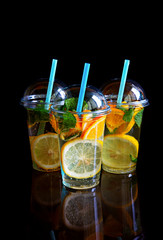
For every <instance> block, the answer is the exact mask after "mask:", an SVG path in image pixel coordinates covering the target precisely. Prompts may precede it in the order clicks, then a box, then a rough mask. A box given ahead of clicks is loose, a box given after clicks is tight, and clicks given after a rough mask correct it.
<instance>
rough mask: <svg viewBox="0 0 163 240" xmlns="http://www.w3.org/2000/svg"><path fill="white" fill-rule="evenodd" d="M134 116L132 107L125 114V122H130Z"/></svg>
mask: <svg viewBox="0 0 163 240" xmlns="http://www.w3.org/2000/svg"><path fill="white" fill-rule="evenodd" d="M133 114H134V109H133V108H132V107H130V108H129V109H128V110H126V111H125V114H124V116H123V120H124V121H125V122H130V121H131V119H132V116H133Z"/></svg>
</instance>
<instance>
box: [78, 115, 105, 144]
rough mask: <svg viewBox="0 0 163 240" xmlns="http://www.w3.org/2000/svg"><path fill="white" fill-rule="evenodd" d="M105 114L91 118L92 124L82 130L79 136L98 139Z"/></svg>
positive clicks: (102, 129) (102, 131)
mask: <svg viewBox="0 0 163 240" xmlns="http://www.w3.org/2000/svg"><path fill="white" fill-rule="evenodd" d="M105 119H106V116H102V117H95V118H94V119H93V120H92V124H90V125H89V127H88V128H86V130H85V131H83V133H82V135H81V138H82V139H98V138H100V137H101V136H102V135H103V133H104V127H105Z"/></svg>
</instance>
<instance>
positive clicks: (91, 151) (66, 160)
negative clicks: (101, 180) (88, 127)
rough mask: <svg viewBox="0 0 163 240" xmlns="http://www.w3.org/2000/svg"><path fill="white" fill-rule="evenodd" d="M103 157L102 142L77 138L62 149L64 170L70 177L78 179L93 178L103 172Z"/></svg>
mask: <svg viewBox="0 0 163 240" xmlns="http://www.w3.org/2000/svg"><path fill="white" fill-rule="evenodd" d="M101 155H102V145H101V143H100V142H98V141H97V142H96V141H94V140H83V139H81V138H76V139H74V140H72V141H69V142H67V143H65V144H64V145H63V147H62V149H61V161H62V167H63V170H64V172H65V173H66V174H67V175H68V176H70V177H74V178H78V179H83V178H90V177H93V176H94V175H96V174H97V173H98V172H99V171H100V170H101Z"/></svg>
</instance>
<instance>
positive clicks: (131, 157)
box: [130, 154, 137, 163]
mask: <svg viewBox="0 0 163 240" xmlns="http://www.w3.org/2000/svg"><path fill="white" fill-rule="evenodd" d="M130 159H131V161H132V162H134V163H136V162H137V158H134V157H133V156H132V155H131V154H130Z"/></svg>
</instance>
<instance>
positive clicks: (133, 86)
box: [102, 80, 148, 174]
mask: <svg viewBox="0 0 163 240" xmlns="http://www.w3.org/2000/svg"><path fill="white" fill-rule="evenodd" d="M119 85H120V81H119V80H112V81H111V82H110V83H108V84H106V85H105V86H104V87H103V90H102V92H103V94H104V95H105V97H106V99H107V101H108V104H109V105H110V109H111V112H110V113H109V114H108V115H107V116H106V124H105V133H104V135H105V137H104V144H103V153H102V168H103V169H104V170H105V171H107V172H111V173H117V174H123V173H128V172H132V171H134V170H135V168H136V163H137V159H138V151H139V140H140V130H141V123H142V117H143V112H144V107H145V106H147V105H148V99H146V97H145V94H144V91H143V89H142V88H141V87H140V86H139V85H138V84H137V83H136V82H134V81H131V80H130V81H127V82H126V86H125V91H124V96H123V101H122V102H121V103H117V97H118V89H119Z"/></svg>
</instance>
